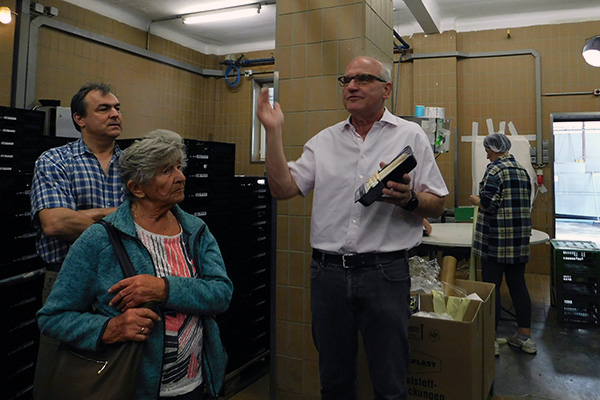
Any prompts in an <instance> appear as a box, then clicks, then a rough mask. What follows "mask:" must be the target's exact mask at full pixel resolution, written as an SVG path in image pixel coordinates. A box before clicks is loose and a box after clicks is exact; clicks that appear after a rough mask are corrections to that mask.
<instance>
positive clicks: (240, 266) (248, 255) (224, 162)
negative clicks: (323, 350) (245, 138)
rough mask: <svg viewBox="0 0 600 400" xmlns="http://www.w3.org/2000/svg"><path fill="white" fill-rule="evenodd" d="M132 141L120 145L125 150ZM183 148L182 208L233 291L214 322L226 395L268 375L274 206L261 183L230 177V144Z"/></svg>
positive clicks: (197, 144) (191, 144) (192, 142)
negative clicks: (212, 245) (211, 244)
mask: <svg viewBox="0 0 600 400" xmlns="http://www.w3.org/2000/svg"><path fill="white" fill-rule="evenodd" d="M133 140H135V139H126V140H119V141H118V143H119V146H120V147H121V148H126V147H127V146H129V144H130V143H131V142H132V141H133ZM185 145H186V148H187V155H188V162H187V167H186V169H185V176H186V189H185V200H184V201H183V202H182V203H181V204H180V206H181V208H182V209H183V210H185V211H187V212H189V213H190V214H193V215H195V216H197V217H199V218H202V220H204V221H205V222H206V224H207V226H208V229H209V230H210V232H211V233H212V234H213V235H214V236H215V239H216V240H217V243H218V244H219V248H220V249H221V253H222V254H223V259H224V260H225V266H226V267H227V274H228V275H229V277H230V278H231V280H232V281H233V285H234V292H233V298H232V301H231V304H230V307H229V309H228V310H227V312H225V313H224V314H221V315H218V316H217V317H216V318H217V322H218V324H219V327H220V330H221V337H222V340H223V344H224V346H225V349H226V350H227V353H228V355H229V364H228V368H227V372H228V376H227V381H226V386H225V392H226V393H225V394H226V395H229V394H232V393H235V392H237V391H238V390H240V389H241V388H243V387H244V386H246V385H248V384H249V383H251V382H252V381H254V380H255V379H256V378H258V377H260V376H262V375H264V374H266V373H267V372H268V371H269V365H270V356H271V355H270V341H271V315H272V312H271V290H272V282H273V277H272V274H273V269H272V266H273V265H275V262H274V259H273V257H274V255H275V250H274V241H273V234H272V232H273V227H272V224H273V217H272V214H273V212H274V209H275V207H274V200H273V199H272V197H271V195H270V191H269V188H268V185H267V182H266V179H265V178H264V177H243V176H234V170H235V145H234V144H232V143H221V142H210V141H200V140H192V139H185Z"/></svg>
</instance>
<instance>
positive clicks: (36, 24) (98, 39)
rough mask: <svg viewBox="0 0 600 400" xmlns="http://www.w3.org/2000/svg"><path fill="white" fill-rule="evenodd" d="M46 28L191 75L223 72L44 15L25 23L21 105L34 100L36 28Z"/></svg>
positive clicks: (211, 74) (31, 102) (37, 29)
mask: <svg viewBox="0 0 600 400" xmlns="http://www.w3.org/2000/svg"><path fill="white" fill-rule="evenodd" d="M42 27H47V28H50V29H54V30H57V31H59V32H63V33H67V34H69V35H73V36H76V37H78V38H81V39H85V40H89V41H92V42H95V43H98V44H101V45H104V46H108V47H112V48H114V49H117V50H121V51H124V52H127V53H130V54H133V55H136V56H139V57H142V58H145V59H148V60H151V61H156V62H159V63H162V64H166V65H169V66H172V67H175V68H179V69H182V70H184V71H187V72H190V73H192V74H196V75H201V76H212V77H224V76H225V72H224V71H221V70H216V69H205V68H198V67H196V66H194V65H191V64H188V63H184V62H182V61H179V60H175V59H173V58H170V57H166V56H163V55H162V54H158V53H153V52H151V51H148V50H145V49H142V48H139V47H137V46H133V45H131V44H129V43H125V42H121V41H120V40H116V39H113V38H109V37H108V36H104V35H99V34H97V33H93V32H90V31H87V30H84V29H80V28H77V27H75V26H73V25H69V24H65V23H64V22H59V21H55V20H53V19H50V18H47V17H37V18H36V19H34V20H33V21H31V23H30V26H29V51H28V59H27V72H26V77H25V81H26V82H25V88H24V91H25V99H24V100H25V101H24V106H23V107H24V108H31V107H33V104H34V102H35V76H36V69H37V53H38V51H37V46H38V35H39V29H40V28H42Z"/></svg>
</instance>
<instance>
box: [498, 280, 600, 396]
mask: <svg viewBox="0 0 600 400" xmlns="http://www.w3.org/2000/svg"><path fill="white" fill-rule="evenodd" d="M548 279H549V278H548V277H547V276H540V275H531V276H527V283H528V286H529V289H530V292H531V295H532V302H533V307H534V310H533V318H532V326H531V331H532V336H533V337H534V339H535V340H536V342H537V350H538V351H537V354H535V355H529V354H526V353H524V352H523V351H522V350H521V349H518V348H516V347H513V346H510V345H508V344H504V345H501V346H500V356H499V357H497V358H496V379H495V381H494V394H495V395H496V396H495V397H494V399H498V400H500V399H502V400H509V399H510V400H512V399H531V400H593V399H600V327H585V326H581V325H579V326H572V327H563V326H560V325H559V324H558V323H557V318H556V309H555V308H554V307H553V306H551V305H550V298H549V297H550V296H549V282H548ZM546 288H548V290H546ZM502 297H503V300H502V304H503V307H504V308H505V309H507V310H508V311H509V312H512V311H513V310H514V309H513V308H512V304H511V301H510V296H508V293H505V288H504V286H503V296H502ZM516 327H517V324H516V321H515V320H514V318H513V317H512V315H510V314H509V313H508V312H506V311H503V312H502V315H501V319H500V321H499V323H498V332H497V336H498V337H506V336H510V335H512V334H513V333H514V332H515V330H516Z"/></svg>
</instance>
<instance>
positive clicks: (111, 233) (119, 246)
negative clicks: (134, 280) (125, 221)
mask: <svg viewBox="0 0 600 400" xmlns="http://www.w3.org/2000/svg"><path fill="white" fill-rule="evenodd" d="M98 223H99V224H100V225H102V226H103V227H104V228H105V229H106V232H108V238H109V239H110V242H111V243H112V246H113V250H114V251H115V256H117V260H119V264H121V268H122V269H123V275H125V278H129V277H132V276H135V275H137V273H136V272H135V269H134V268H133V264H132V263H131V260H130V259H129V254H127V250H125V246H123V241H122V240H121V233H120V232H119V231H118V230H117V229H115V227H114V226H113V225H112V224H111V223H110V222H108V221H105V220H103V219H101V220H99V221H98Z"/></svg>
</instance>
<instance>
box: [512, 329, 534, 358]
mask: <svg viewBox="0 0 600 400" xmlns="http://www.w3.org/2000/svg"><path fill="white" fill-rule="evenodd" d="M508 344H510V345H511V346H515V347H520V348H521V350H523V351H524V352H525V353H528V354H535V353H537V347H536V345H535V340H533V338H532V337H528V338H527V340H521V339H519V334H518V333H515V334H514V335H513V336H511V337H510V338H509V339H508Z"/></svg>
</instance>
